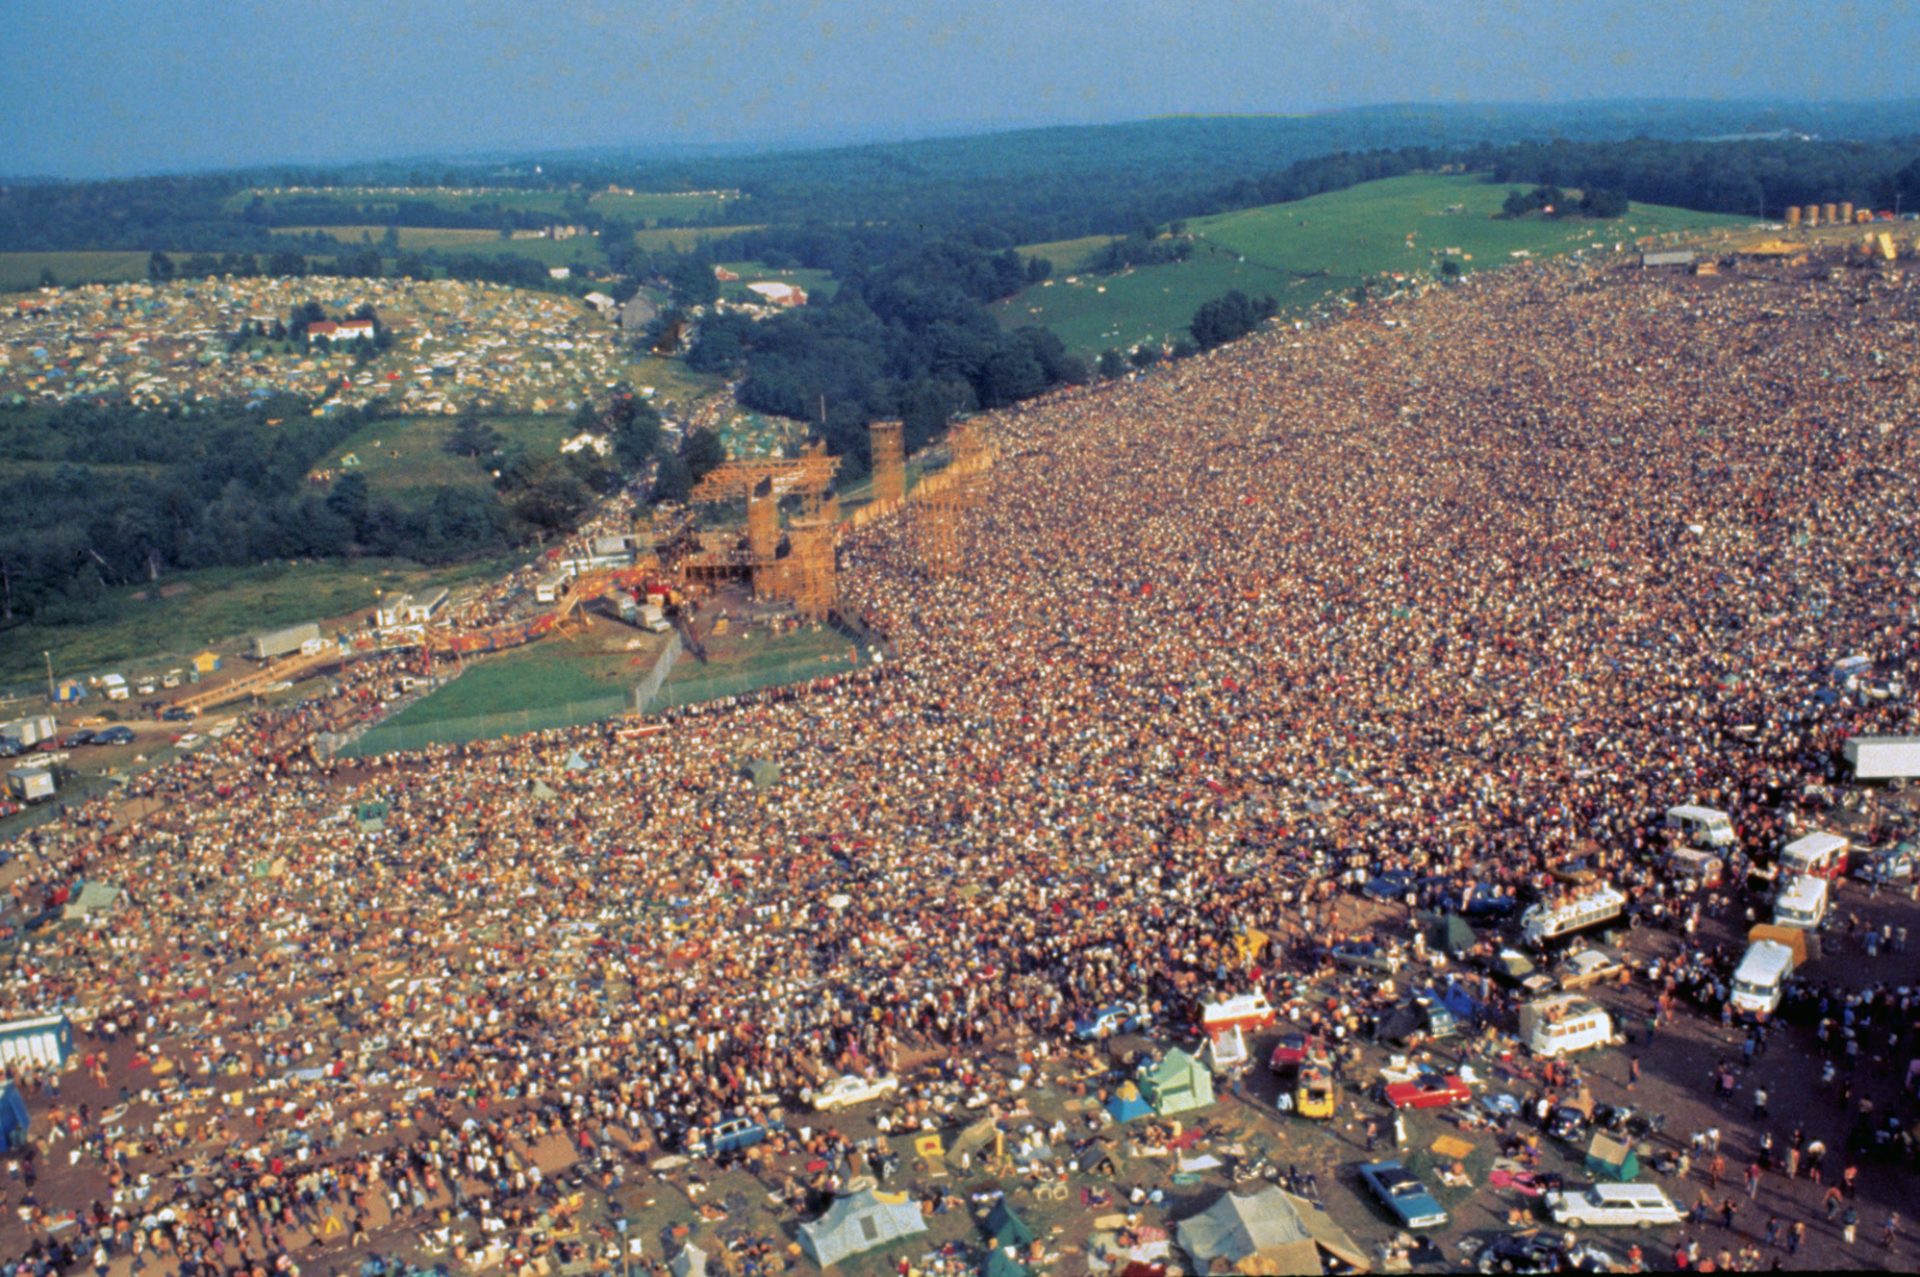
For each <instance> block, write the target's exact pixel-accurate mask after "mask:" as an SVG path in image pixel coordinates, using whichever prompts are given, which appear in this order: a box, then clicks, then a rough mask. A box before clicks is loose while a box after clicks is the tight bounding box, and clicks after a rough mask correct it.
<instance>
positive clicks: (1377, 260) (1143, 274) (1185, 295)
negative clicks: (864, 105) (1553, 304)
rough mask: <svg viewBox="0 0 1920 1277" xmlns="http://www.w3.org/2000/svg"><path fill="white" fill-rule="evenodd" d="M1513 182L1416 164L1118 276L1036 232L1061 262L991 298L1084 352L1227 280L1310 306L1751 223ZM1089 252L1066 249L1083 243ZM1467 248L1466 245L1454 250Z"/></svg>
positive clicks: (1175, 325)
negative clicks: (1575, 209) (1519, 192)
mask: <svg viewBox="0 0 1920 1277" xmlns="http://www.w3.org/2000/svg"><path fill="white" fill-rule="evenodd" d="M1508 189H1509V188H1508V187H1506V186H1504V185H1494V184H1491V183H1489V182H1487V181H1486V180H1485V179H1484V178H1482V177H1478V176H1468V175H1446V176H1441V175H1420V176H1413V177H1396V178H1388V179H1386V180H1384V181H1378V182H1367V183H1363V184H1362V185H1359V186H1355V187H1351V188H1349V189H1347V190H1344V191H1335V192H1333V193H1331V194H1327V195H1316V196H1314V197H1312V198H1310V199H1304V200H1297V201H1294V202H1292V203H1287V204H1273V205H1267V206H1265V207H1261V208H1251V209H1242V210H1240V211H1237V212H1232V213H1223V214H1219V215H1217V216H1213V217H1203V218H1196V219H1194V220H1192V221H1190V222H1188V223H1186V225H1185V229H1184V233H1185V234H1186V235H1187V236H1190V237H1191V241H1192V255H1191V256H1190V257H1189V258H1188V260H1186V261H1183V262H1170V263H1167V264H1165V265H1158V266H1143V267H1138V268H1134V269H1131V270H1126V271H1122V272H1119V273H1116V274H1111V275H1095V274H1089V273H1079V274H1076V273H1074V268H1075V266H1077V265H1079V264H1081V263H1084V262H1085V261H1086V260H1088V259H1089V258H1090V257H1091V256H1092V255H1093V254H1094V253H1095V252H1097V251H1098V250H1099V248H1100V247H1101V245H1102V243H1103V242H1104V241H1102V240H1098V239H1094V240H1084V241H1078V242H1077V243H1076V244H1058V243H1055V244H1036V245H1033V246H1031V247H1028V248H1023V249H1022V250H1021V252H1022V253H1023V254H1025V255H1028V256H1035V257H1047V258H1049V259H1050V260H1052V261H1053V262H1054V277H1053V278H1052V279H1049V280H1046V281H1044V282H1042V283H1040V284H1038V285H1035V286H1034V287H1031V288H1028V289H1026V290H1024V291H1023V292H1021V293H1019V294H1018V295H1017V296H1015V297H1013V298H1012V299H1010V300H1009V301H1006V302H1004V303H1002V304H1001V305H999V306H997V307H996V308H995V314H996V316H997V317H998V318H999V319H1000V322H1001V323H1002V324H1003V325H1004V326H1006V327H1009V328H1017V327H1020V326H1023V325H1028V324H1037V325H1040V326H1042V327H1045V328H1047V329H1049V330H1050V331H1052V332H1053V333H1054V334H1055V335H1056V336H1058V337H1059V338H1060V339H1061V340H1062V341H1064V342H1065V343H1066V344H1067V346H1068V347H1069V348H1070V349H1072V350H1075V351H1079V352H1081V353H1085V354H1093V353H1097V352H1099V351H1101V350H1105V349H1108V348H1113V349H1119V350H1125V349H1127V348H1129V347H1131V346H1133V345H1134V344H1136V343H1138V342H1142V341H1147V340H1157V341H1174V340H1177V339H1179V338H1181V337H1183V336H1185V335H1186V327H1187V323H1188V321H1189V320H1191V319H1192V318H1193V312H1194V311H1195V309H1197V308H1198V307H1199V305H1200V304H1201V303H1202V302H1204V301H1207V300H1209V299H1211V298H1214V297H1218V296H1220V295H1221V294H1223V293H1225V292H1227V291H1228V290H1229V289H1235V288H1237V289H1239V290H1240V291H1242V292H1244V293H1246V294H1248V295H1249V296H1261V295H1270V296H1272V297H1273V298H1274V299H1275V300H1276V301H1278V302H1279V303H1280V306H1281V309H1282V310H1283V311H1286V310H1294V311H1299V310H1306V309H1310V308H1312V307H1315V306H1319V305H1323V304H1325V303H1326V302H1327V301H1328V300H1329V299H1330V298H1334V297H1338V296H1341V295H1345V294H1347V293H1350V292H1351V291H1352V290H1353V289H1354V288H1355V287H1357V286H1358V285H1359V284H1360V283H1361V281H1362V280H1363V279H1365V280H1372V281H1374V282H1376V283H1380V284H1381V285H1382V286H1383V287H1391V286H1392V280H1391V276H1392V275H1393V274H1394V273H1399V274H1401V275H1403V276H1406V277H1408V278H1416V277H1418V278H1429V279H1430V278H1433V277H1435V276H1436V275H1437V274H1438V273H1439V271H1440V270H1441V269H1442V265H1441V263H1443V262H1445V261H1449V260H1451V261H1453V262H1455V263H1456V264H1457V266H1458V268H1459V269H1460V270H1461V271H1462V272H1466V271H1472V270H1484V269H1487V268H1489V267H1496V266H1504V265H1508V264H1510V263H1512V262H1514V261H1516V260H1520V258H1519V257H1517V256H1516V254H1525V255H1527V256H1531V257H1547V256H1555V255H1559V254H1563V253H1569V252H1577V251H1582V250H1599V249H1604V250H1606V251H1611V250H1612V247H1613V245H1615V244H1631V243H1632V242H1633V241H1634V240H1635V239H1639V238H1643V237H1646V236H1654V235H1664V234H1668V233H1671V232H1676V231H1693V230H1706V229H1712V228H1718V227H1735V226H1742V225H1746V224H1747V223H1748V222H1749V221H1750V220H1751V219H1745V218H1737V217H1727V216H1723V215H1720V214H1714V213H1695V212H1691V211H1689V210H1686V209H1677V208H1665V207H1661V206H1659V205H1653V204H1634V205H1632V206H1631V210H1630V212H1629V213H1628V215H1627V216H1626V217H1622V218H1619V219H1616V220H1609V221H1593V220H1588V219H1585V218H1567V219H1564V220H1554V219H1545V218H1539V217H1530V218H1523V219H1519V220H1508V219H1503V218H1496V217H1495V216H1494V215H1495V214H1497V213H1498V212H1499V211H1500V206H1501V202H1502V201H1503V200H1504V199H1505V197H1506V193H1507V191H1508ZM1076 248H1077V249H1078V250H1079V251H1080V258H1079V262H1073V261H1069V260H1066V255H1067V254H1069V253H1071V252H1072V251H1074V250H1075V249H1076ZM1449 250H1457V251H1449Z"/></svg>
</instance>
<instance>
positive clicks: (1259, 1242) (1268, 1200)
mask: <svg viewBox="0 0 1920 1277" xmlns="http://www.w3.org/2000/svg"><path fill="white" fill-rule="evenodd" d="M1286 1197H1287V1195H1286V1194H1285V1193H1283V1192H1281V1191H1280V1190H1279V1189H1278V1188H1275V1187H1273V1186H1272V1185H1268V1186H1267V1187H1266V1188H1263V1189H1261V1190H1260V1191H1259V1192H1258V1193H1254V1194H1253V1195H1251V1196H1248V1197H1242V1196H1240V1195H1239V1194H1237V1193H1230V1192H1229V1193H1222V1194H1221V1195H1220V1197H1219V1200H1217V1201H1216V1202H1214V1204H1213V1205H1211V1206H1209V1207H1207V1209H1205V1210H1204V1211H1201V1212H1200V1213H1199V1214H1198V1215H1192V1216H1189V1217H1188V1218H1186V1219H1183V1220H1181V1221H1180V1225H1179V1227H1178V1228H1176V1229H1175V1230H1174V1235H1175V1236H1176V1237H1177V1238H1178V1239H1179V1242H1180V1249H1181V1250H1183V1251H1185V1252H1186V1253H1187V1257H1188V1259H1189V1260H1191V1261H1192V1266H1193V1271H1194V1272H1196V1273H1208V1272H1214V1271H1216V1265H1217V1264H1219V1263H1220V1261H1223V1260H1224V1261H1225V1266H1226V1267H1227V1268H1228V1269H1229V1270H1230V1271H1232V1272H1236V1273H1259V1274H1300V1275H1301V1277H1319V1274H1320V1271H1321V1267H1320V1247H1319V1246H1318V1245H1316V1244H1315V1242H1314V1239H1313V1234H1312V1233H1310V1232H1308V1231H1307V1227H1306V1225H1305V1224H1304V1223H1302V1222H1301V1220H1300V1216H1299V1212H1298V1211H1296V1210H1295V1209H1294V1207H1293V1204H1292V1203H1291V1202H1289V1201H1287V1200H1286Z"/></svg>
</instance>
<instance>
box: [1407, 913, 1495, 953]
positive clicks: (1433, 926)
mask: <svg viewBox="0 0 1920 1277" xmlns="http://www.w3.org/2000/svg"><path fill="white" fill-rule="evenodd" d="M1420 921H1421V925H1422V927H1423V928H1424V929H1425V931H1426V936H1427V943H1428V944H1430V945H1433V946H1434V947H1435V948H1437V949H1440V950H1442V951H1444V952H1446V953H1449V954H1452V955H1454V956H1455V957H1458V956H1459V955H1460V954H1463V953H1469V952H1471V951H1472V949H1473V946H1474V945H1476V944H1478V943H1479V942H1480V937H1479V936H1477V935H1475V934H1474V933H1473V927H1472V925H1471V924H1469V923H1468V922H1467V920H1466V919H1465V918H1462V917H1461V916H1460V915H1459V914H1457V913H1449V914H1444V915H1442V914H1437V913H1430V914H1425V915H1422V917H1421V920H1420Z"/></svg>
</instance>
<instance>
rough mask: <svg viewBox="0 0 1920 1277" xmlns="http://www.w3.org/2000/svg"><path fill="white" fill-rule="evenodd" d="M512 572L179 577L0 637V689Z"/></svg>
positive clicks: (243, 571)
mask: <svg viewBox="0 0 1920 1277" xmlns="http://www.w3.org/2000/svg"><path fill="white" fill-rule="evenodd" d="M510 566H512V563H511V562H510V561H507V560H493V561H487V562H479V563H470V564H465V565H462V566H460V567H455V568H438V569H429V568H423V567H421V566H420V565H419V564H417V563H411V562H407V561H405V560H393V559H362V560H360V561H359V562H356V563H302V564H286V563H281V564H271V565H268V566H265V567H257V568H207V569H204V570H201V571H197V572H176V573H172V574H170V575H168V576H165V577H163V578H161V580H160V582H159V584H158V585H157V586H147V587H133V586H128V587H125V588H122V589H115V590H111V591H109V592H108V594H107V598H106V600H105V601H104V602H103V603H102V604H101V605H100V610H99V616H98V618H97V619H96V620H94V621H92V622H90V623H89V624H87V625H85V626H64V625H62V626H43V625H22V626H17V627H15V628H13V629H10V630H8V631H6V632H5V636H4V639H3V640H0V686H5V687H16V686H18V687H23V688H26V689H27V690H31V689H32V688H33V687H36V686H37V687H39V688H40V689H41V690H43V691H44V689H45V686H46V683H45V680H46V672H47V666H46V660H45V658H44V657H42V656H41V653H42V652H51V653H52V654H53V665H54V671H55V673H57V674H59V675H61V676H62V677H64V676H66V675H69V674H82V673H88V672H103V671H106V670H118V671H119V672H121V673H123V674H126V675H128V676H129V677H131V676H133V675H134V674H136V673H141V672H148V671H153V670H161V669H167V668H170V667H172V666H176V665H179V664H182V663H183V661H184V659H185V658H186V657H188V656H191V655H192V654H193V653H194V652H197V651H199V650H201V649H202V648H205V647H208V646H216V647H217V646H219V645H221V644H222V643H224V642H227V641H229V640H232V639H235V638H237V637H240V636H244V635H247V634H254V633H258V632H259V631H261V630H268V629H272V628H274V627H276V626H280V625H292V624H295V623H297V622H300V621H314V620H320V619H322V618H325V617H334V616H342V615H345V614H347V613H349V612H352V611H354V610H356V609H359V608H363V607H364V608H367V609H369V610H370V609H371V608H372V606H373V601H374V597H375V595H377V594H379V593H381V592H383V591H389V590H417V589H421V588H423V587H426V586H430V585H449V586H450V585H454V584H457V583H460V582H464V581H471V580H478V579H482V578H486V577H489V576H494V575H497V574H499V573H500V572H502V571H505V570H507V569H508V568H509V567H510ZM161 591H165V593H164V594H162V593H161ZM136 596H140V597H136Z"/></svg>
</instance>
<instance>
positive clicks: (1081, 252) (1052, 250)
mask: <svg viewBox="0 0 1920 1277" xmlns="http://www.w3.org/2000/svg"><path fill="white" fill-rule="evenodd" d="M1119 238H1120V237H1119V236H1118V235H1082V236H1081V237H1080V238H1079V239H1056V240H1052V241H1050V242H1048V243H1045V244H1023V245H1021V246H1020V255H1021V256H1022V257H1038V258H1040V259H1041V260H1042V261H1046V262H1051V263H1052V264H1053V273H1054V274H1055V275H1065V274H1068V273H1070V272H1072V271H1076V270H1078V269H1079V268H1080V265H1081V263H1082V262H1085V261H1086V260H1087V259H1088V258H1089V257H1091V256H1093V255H1094V254H1095V253H1097V252H1099V251H1100V250H1101V249H1103V248H1105V247H1106V246H1107V245H1109V244H1111V243H1113V241H1114V240H1116V239H1119Z"/></svg>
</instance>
